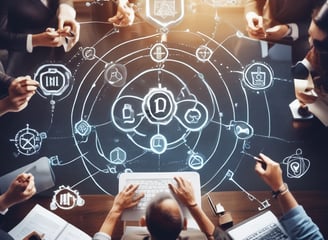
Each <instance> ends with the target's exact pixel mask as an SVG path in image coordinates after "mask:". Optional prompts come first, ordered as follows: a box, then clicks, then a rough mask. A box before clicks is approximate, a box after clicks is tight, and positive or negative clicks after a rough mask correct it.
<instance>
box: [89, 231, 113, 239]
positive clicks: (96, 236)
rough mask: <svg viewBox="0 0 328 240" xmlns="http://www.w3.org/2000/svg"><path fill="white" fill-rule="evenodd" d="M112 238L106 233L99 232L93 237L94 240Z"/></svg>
mask: <svg viewBox="0 0 328 240" xmlns="http://www.w3.org/2000/svg"><path fill="white" fill-rule="evenodd" d="M111 239H112V238H111V236H109V235H108V234H106V233H104V232H97V233H95V235H93V238H92V240H111Z"/></svg>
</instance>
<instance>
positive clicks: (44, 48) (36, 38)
mask: <svg viewBox="0 0 328 240" xmlns="http://www.w3.org/2000/svg"><path fill="white" fill-rule="evenodd" d="M75 18H76V12H75V10H74V8H73V1H72V0H3V1H1V3H0V48H2V49H7V50H8V60H7V61H8V62H7V64H6V72H7V73H8V74H10V75H12V76H20V75H23V74H31V73H32V71H33V70H35V69H34V68H35V66H36V65H37V64H40V63H42V61H46V60H52V59H54V58H55V56H56V54H59V53H64V52H65V51H64V50H66V51H68V50H70V49H71V48H72V47H73V46H74V45H75V44H76V43H77V42H78V40H79V34H80V33H79V31H80V27H79V24H78V22H77V21H76V20H75ZM62 46H64V47H66V49H64V50H63V49H62ZM59 47H60V48H59ZM56 48H57V49H56ZM54 49H55V50H56V51H54ZM56 52H57V53H56ZM58 52H59V53H58ZM61 56H62V55H61Z"/></svg>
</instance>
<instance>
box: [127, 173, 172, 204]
mask: <svg viewBox="0 0 328 240" xmlns="http://www.w3.org/2000/svg"><path fill="white" fill-rule="evenodd" d="M127 183H128V184H139V187H138V189H137V191H136V193H137V194H138V193H141V192H143V193H144V194H145V197H143V198H142V199H141V200H140V202H139V204H138V205H137V206H136V208H137V209H145V208H146V207H147V204H148V202H149V200H151V199H152V198H153V197H154V196H155V195H156V194H157V193H160V192H168V193H169V192H170V189H169V187H168V184H169V183H172V184H173V185H176V181H175V180H174V179H173V178H162V179H138V180H136V179H133V180H127Z"/></svg>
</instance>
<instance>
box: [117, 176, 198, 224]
mask: <svg viewBox="0 0 328 240" xmlns="http://www.w3.org/2000/svg"><path fill="white" fill-rule="evenodd" d="M174 176H181V177H183V178H185V179H187V180H189V181H191V184H192V186H193V189H194V193H195V197H196V202H197V204H199V206H201V190H200V176H199V173H198V172H132V173H122V174H120V176H119V191H121V190H122V189H123V188H124V187H125V186H127V185H129V184H139V187H138V190H137V193H138V192H144V193H145V197H144V198H142V200H141V201H140V203H139V204H138V205H137V206H136V207H134V208H130V209H126V210H125V211H124V212H123V214H122V220H123V221H138V220H139V219H140V217H142V216H144V214H145V210H146V207H147V203H148V201H149V200H150V199H152V197H154V196H155V195H156V194H157V193H160V192H168V193H170V189H169V188H168V183H173V184H175V185H176V181H175V180H174V178H173V177H174ZM180 206H181V209H182V211H183V213H184V215H185V217H186V218H187V219H188V227H196V228H197V224H195V221H194V220H193V218H192V216H191V214H190V213H189V211H188V209H187V208H186V207H184V206H183V205H182V204H181V205H180Z"/></svg>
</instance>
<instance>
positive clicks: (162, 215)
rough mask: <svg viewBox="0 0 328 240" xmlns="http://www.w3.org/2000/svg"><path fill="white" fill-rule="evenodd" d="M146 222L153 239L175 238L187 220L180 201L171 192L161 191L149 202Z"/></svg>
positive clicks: (167, 239) (168, 239) (171, 239)
mask: <svg viewBox="0 0 328 240" xmlns="http://www.w3.org/2000/svg"><path fill="white" fill-rule="evenodd" d="M144 224H145V225H146V226H147V228H148V231H149V232H150V234H151V236H152V239H156V240H164V239H165V240H175V239H177V237H178V236H179V234H180V232H181V230H182V229H183V228H184V224H185V222H184V218H183V214H182V211H181V209H180V206H179V204H178V202H177V201H176V200H175V199H174V198H173V197H172V196H171V195H170V194H168V193H161V194H159V195H157V196H156V197H155V198H154V199H153V200H152V201H151V202H150V203H149V204H148V207H147V209H146V216H145V219H144Z"/></svg>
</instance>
